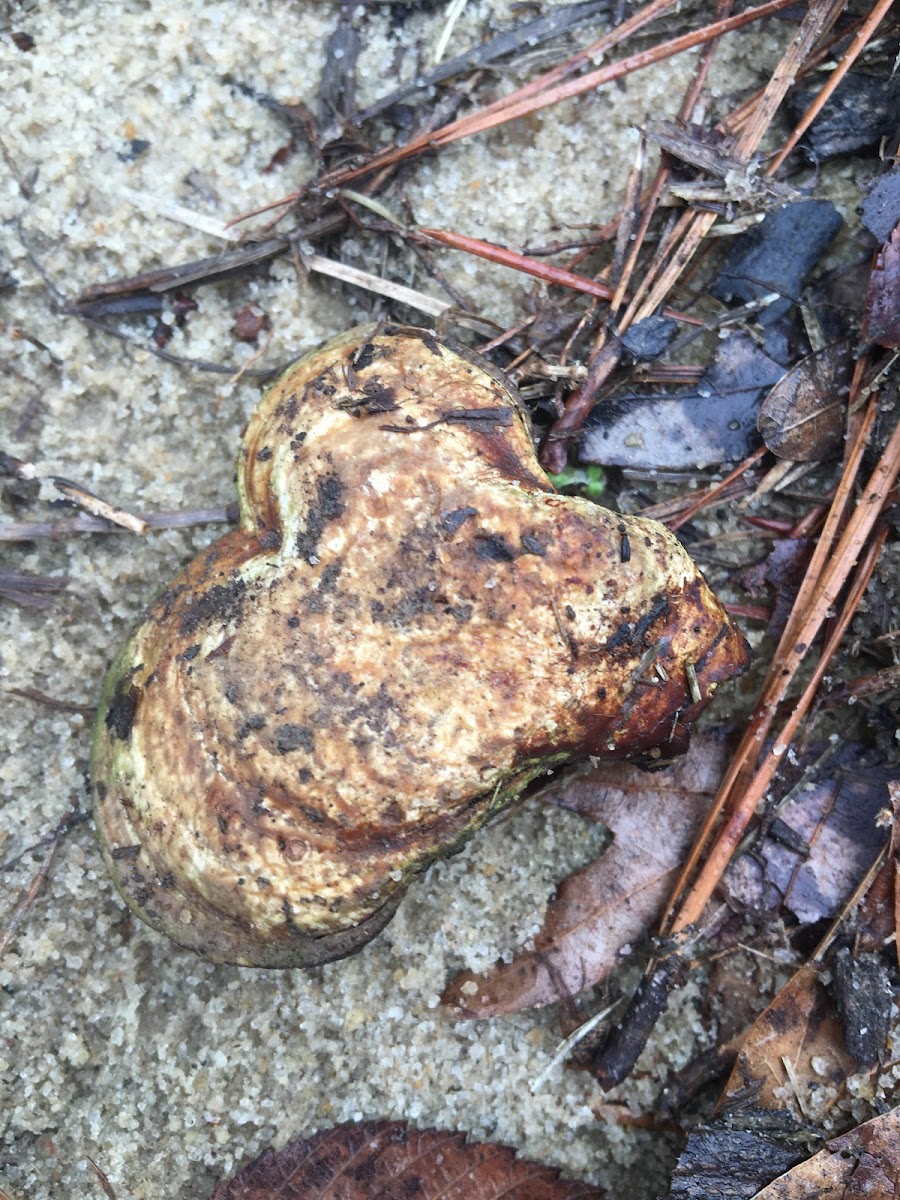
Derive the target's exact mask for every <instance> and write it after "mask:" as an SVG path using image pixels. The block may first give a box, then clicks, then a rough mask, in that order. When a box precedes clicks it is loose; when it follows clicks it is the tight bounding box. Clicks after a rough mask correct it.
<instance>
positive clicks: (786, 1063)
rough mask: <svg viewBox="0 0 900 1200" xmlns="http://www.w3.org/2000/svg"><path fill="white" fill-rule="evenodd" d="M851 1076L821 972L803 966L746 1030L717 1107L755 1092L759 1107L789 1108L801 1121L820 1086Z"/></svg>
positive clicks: (850, 1064)
mask: <svg viewBox="0 0 900 1200" xmlns="http://www.w3.org/2000/svg"><path fill="white" fill-rule="evenodd" d="M814 1060H815V1066H813V1061H814ZM853 1071H854V1062H853V1059H852V1058H851V1057H850V1055H849V1054H848V1053H847V1051H846V1049H845V1047H844V1036H843V1033H842V1031H841V1025H840V1022H839V1021H838V1018H837V1014H836V1013H835V1009H834V1005H833V1003H832V1000H831V997H830V996H829V994H828V992H827V991H826V990H825V986H824V984H823V983H822V982H821V979H820V968H819V967H817V966H816V965H815V964H814V963H807V964H806V966H804V967H801V968H800V970H799V971H798V972H797V973H796V974H795V975H794V976H792V978H791V979H789V980H788V982H787V983H786V984H785V986H784V987H783V988H782V989H781V991H780V992H779V993H778V995H777V996H776V997H775V999H774V1000H773V1001H772V1003H771V1004H770V1005H769V1006H768V1008H766V1009H765V1010H764V1011H763V1012H762V1013H760V1015H759V1016H758V1017H757V1019H756V1020H755V1021H754V1022H753V1024H752V1025H751V1026H750V1029H749V1030H748V1031H747V1035H746V1037H745V1038H744V1041H743V1044H742V1046H741V1048H740V1050H739V1051H738V1057H737V1062H736V1063H735V1064H734V1069H733V1071H732V1072H731V1075H730V1076H729V1079H728V1083H727V1084H726V1087H725V1091H724V1093H723V1096H722V1100H721V1102H720V1107H721V1106H722V1105H723V1104H725V1103H726V1102H727V1101H729V1100H737V1099H738V1097H740V1096H741V1095H746V1094H747V1092H748V1090H753V1091H755V1090H756V1089H757V1088H758V1089H759V1090H758V1092H757V1093H756V1096H755V1100H756V1103H757V1104H758V1105H759V1106H760V1108H764V1109H775V1110H781V1109H788V1110H789V1111H791V1112H792V1113H793V1115H794V1116H795V1117H797V1118H798V1119H799V1120H800V1121H801V1122H805V1121H806V1120H807V1119H808V1111H807V1109H808V1104H807V1100H808V1098H809V1097H810V1095H811V1094H812V1093H813V1092H815V1091H816V1090H818V1089H820V1088H821V1087H822V1086H823V1085H831V1086H832V1087H840V1086H841V1085H842V1084H843V1082H844V1080H845V1079H846V1077H847V1076H848V1075H850V1074H852V1073H853Z"/></svg>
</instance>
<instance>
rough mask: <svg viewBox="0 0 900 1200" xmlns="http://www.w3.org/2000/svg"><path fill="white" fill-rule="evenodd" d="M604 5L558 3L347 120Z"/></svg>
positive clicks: (362, 117)
mask: <svg viewBox="0 0 900 1200" xmlns="http://www.w3.org/2000/svg"><path fill="white" fill-rule="evenodd" d="M608 7H609V4H608V0H588V2H586V3H581V4H566V5H560V6H559V8H555V9H552V10H551V11H550V12H549V13H547V15H546V16H544V17H537V18H536V19H535V20H533V21H526V22H524V23H523V24H522V25H517V26H516V27H515V28H514V29H508V30H505V31H504V32H503V33H498V34H497V36H496V37H493V38H491V39H490V41H488V42H484V43H482V45H480V46H475V47H474V48H473V49H472V50H467V51H466V52H465V53H464V54H459V55H457V56H456V58H450V59H447V61H446V62H442V63H441V64H440V65H439V66H437V67H435V68H434V69H433V70H431V71H428V72H427V73H426V74H425V75H418V76H417V77H416V78H415V79H411V80H410V81H409V83H405V84H402V85H401V86H400V87H399V88H397V89H396V90H395V91H393V92H389V93H388V94H387V95H386V96H382V97H381V98H380V99H379V100H376V101H375V103H374V104H370V105H369V107H368V108H366V109H363V110H362V112H358V113H354V114H353V116H352V117H350V118H349V121H350V123H351V124H353V125H361V124H362V123H363V122H364V121H368V120H369V118H370V117H375V116H377V115H378V114H379V113H382V112H384V110H385V109H386V108H390V107H391V106H392V105H394V104H398V103H399V102H400V101H401V100H405V99H406V98H407V96H411V95H413V93H414V92H418V91H422V90H424V89H425V88H430V87H434V86H435V84H438V83H443V81H444V80H445V79H450V78H451V77H452V76H454V75H459V74H461V73H462V72H463V71H473V70H477V69H478V68H479V67H484V66H487V65H488V64H489V63H492V62H494V61H495V60H496V59H498V58H502V57H504V56H505V55H507V54H512V53H513V52H514V51H515V50H518V49H520V48H521V47H522V46H528V47H529V49H531V48H532V47H534V46H537V45H540V43H541V42H544V41H546V40H547V39H548V38H551V37H556V36H557V35H558V34H560V33H564V32H566V31H567V30H569V29H572V28H574V27H575V26H576V25H579V24H581V23H583V22H584V21H589V20H591V19H592V18H593V17H596V16H599V15H600V14H601V13H602V12H603V11H604V10H606V9H607V8H608Z"/></svg>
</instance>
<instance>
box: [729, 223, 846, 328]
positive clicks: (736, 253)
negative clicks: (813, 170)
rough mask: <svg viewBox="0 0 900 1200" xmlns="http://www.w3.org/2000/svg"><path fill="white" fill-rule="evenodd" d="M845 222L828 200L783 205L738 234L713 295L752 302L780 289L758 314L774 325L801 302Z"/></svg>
mask: <svg viewBox="0 0 900 1200" xmlns="http://www.w3.org/2000/svg"><path fill="white" fill-rule="evenodd" d="M842 224H843V220H842V218H841V215H840V213H839V212H838V211H837V209H836V208H835V207H834V205H833V204H832V203H831V202H830V201H829V200H798V201H797V202H796V203H794V204H784V205H782V206H781V208H778V209H776V210H775V211H774V212H770V213H768V214H767V215H766V217H765V218H764V220H762V221H761V222H760V223H759V224H758V225H754V226H753V227H752V229H748V230H747V231H746V232H745V233H741V234H738V236H737V237H736V238H734V239H733V241H732V243H731V249H730V251H729V253H728V257H727V258H726V260H725V263H724V265H723V267H722V270H721V271H720V272H719V275H718V278H717V279H716V280H715V282H714V283H713V285H712V286H711V287H710V289H709V290H710V293H711V295H713V296H716V297H717V298H718V299H719V300H725V301H737V302H738V303H739V304H748V303H751V302H752V301H754V300H758V301H763V300H765V298H766V297H767V296H769V295H771V294H772V293H773V292H774V293H777V296H778V298H777V299H776V300H774V301H772V302H771V303H769V304H766V305H765V307H764V308H762V309H761V310H760V312H759V315H758V317H757V320H758V321H759V323H760V324H761V325H770V324H772V323H773V322H774V321H777V320H778V319H779V318H780V317H783V316H784V315H785V313H786V312H788V310H789V309H790V308H791V306H792V305H793V304H795V303H796V302H797V297H798V296H799V295H800V293H801V292H802V291H803V282H804V280H805V279H806V276H807V275H808V274H809V272H810V271H811V270H812V269H813V267H814V266H815V265H816V263H817V262H818V260H819V258H820V257H821V256H822V254H824V252H825V250H826V248H827V246H828V244H829V243H830V242H831V240H832V238H834V237H835V235H836V234H837V232H838V230H839V229H840V227H841V225H842Z"/></svg>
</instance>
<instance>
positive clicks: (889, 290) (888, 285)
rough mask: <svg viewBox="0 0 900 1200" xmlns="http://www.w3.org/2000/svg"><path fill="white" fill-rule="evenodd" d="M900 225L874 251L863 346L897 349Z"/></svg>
mask: <svg viewBox="0 0 900 1200" xmlns="http://www.w3.org/2000/svg"><path fill="white" fill-rule="evenodd" d="M898 297H900V225H898V226H897V228H896V229H895V230H894V232H893V233H892V234H891V236H890V240H889V241H887V242H885V244H884V245H883V246H882V247H881V249H880V250H879V251H878V254H877V255H876V256H875V262H874V264H873V265H872V275H871V278H870V280H869V294H868V297H867V298H866V312H865V316H864V317H863V327H862V333H861V337H862V340H863V341H864V342H875V343H876V345H879V346H889V347H891V348H893V349H896V348H897V347H898V346H900V304H898V302H897V301H898Z"/></svg>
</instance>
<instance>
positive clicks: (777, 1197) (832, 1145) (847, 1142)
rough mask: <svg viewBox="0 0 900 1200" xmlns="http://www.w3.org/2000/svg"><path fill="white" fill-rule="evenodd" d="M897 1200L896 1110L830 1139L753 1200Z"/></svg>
mask: <svg viewBox="0 0 900 1200" xmlns="http://www.w3.org/2000/svg"><path fill="white" fill-rule="evenodd" d="M898 1194H900V1109H896V1108H894V1109H892V1110H891V1111H890V1112H888V1113H885V1114H884V1115H883V1116H881V1117H875V1118H874V1119H873V1120H871V1121H866V1123H865V1124H864V1125H858V1126H857V1127H856V1129H851V1130H850V1132H849V1133H844V1134H842V1135H841V1136H840V1137H836V1138H832V1140H831V1141H830V1142H829V1143H828V1144H827V1145H826V1147H825V1149H824V1150H820V1151H819V1153H818V1154H814V1155H813V1156H812V1158H810V1159H807V1161H806V1162H804V1163H800V1164H799V1166H796V1167H794V1168H793V1169H792V1170H790V1171H788V1173H787V1174H786V1175H782V1176H781V1177H780V1178H779V1179H776V1180H775V1181H774V1182H773V1183H770V1184H769V1186H768V1187H764V1188H763V1189H762V1191H761V1192H757V1193H756V1195H755V1196H754V1197H753V1198H752V1200H853V1197H862V1196H865V1197H866V1198H867V1200H893V1198H894V1197H895V1196H897V1195H898Z"/></svg>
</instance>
